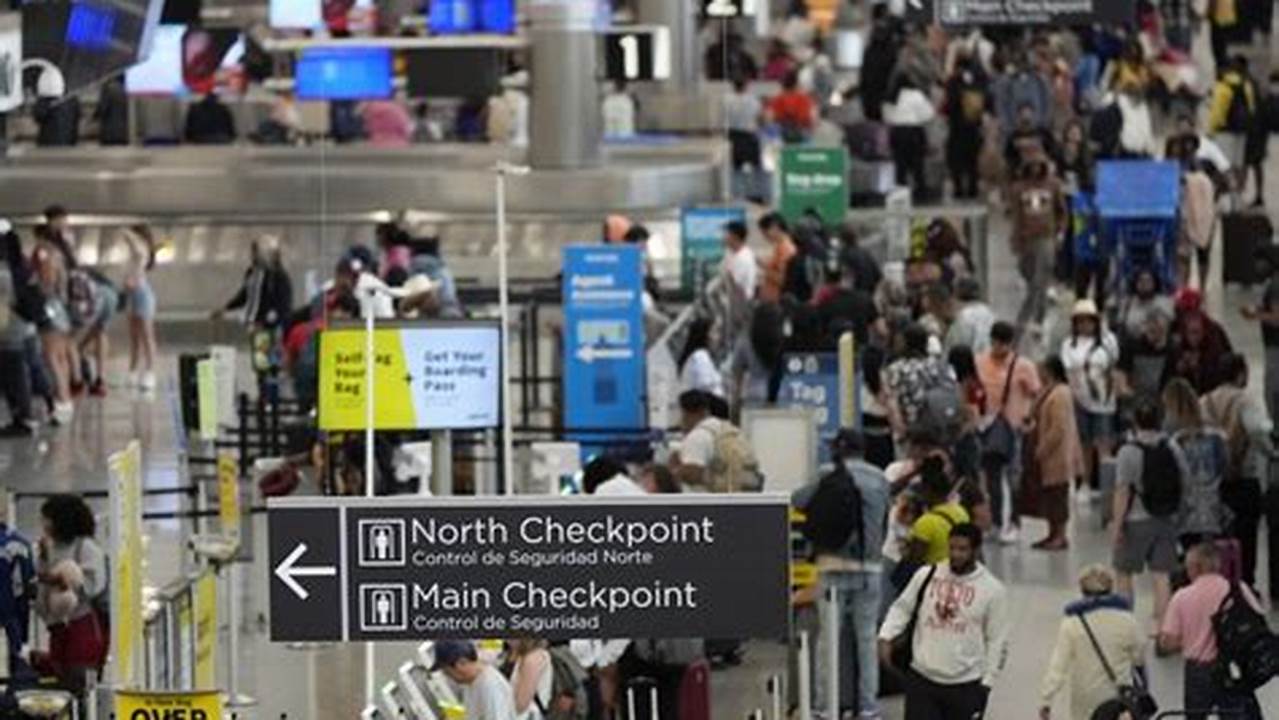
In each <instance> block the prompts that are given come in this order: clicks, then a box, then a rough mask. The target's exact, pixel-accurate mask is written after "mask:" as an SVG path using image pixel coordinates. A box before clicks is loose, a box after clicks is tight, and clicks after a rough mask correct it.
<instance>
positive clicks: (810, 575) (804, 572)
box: [790, 562, 817, 588]
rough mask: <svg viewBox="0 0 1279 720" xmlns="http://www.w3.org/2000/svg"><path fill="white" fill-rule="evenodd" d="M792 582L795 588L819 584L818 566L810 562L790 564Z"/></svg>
mask: <svg viewBox="0 0 1279 720" xmlns="http://www.w3.org/2000/svg"><path fill="white" fill-rule="evenodd" d="M790 584H791V587H793V588H804V587H812V586H813V585H816V584H817V566H816V565H814V564H813V563H810V562H794V563H791V566H790Z"/></svg>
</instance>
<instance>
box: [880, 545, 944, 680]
mask: <svg viewBox="0 0 1279 720" xmlns="http://www.w3.org/2000/svg"><path fill="white" fill-rule="evenodd" d="M936 573H937V566H936V565H934V566H932V567H931V568H929V569H928V576H927V577H925V578H924V584H923V585H920V586H919V592H918V593H917V594H916V595H915V609H914V610H912V611H911V612H910V622H908V623H906V629H905V630H902V632H901V634H900V635H898V636H897V637H895V638H893V642H892V651H891V653H890V656H891V658H892V661H893V667H894V668H895V669H896V670H897V671H898V672H900V673H903V674H905V673H906V672H907V671H908V670H910V664H911V662H913V661H914V659H915V647H914V645H915V627H916V626H917V625H918V624H919V608H920V607H921V606H922V605H923V604H924V593H925V592H926V591H927V590H928V585H929V583H931V582H932V581H933V575H934V574H936Z"/></svg>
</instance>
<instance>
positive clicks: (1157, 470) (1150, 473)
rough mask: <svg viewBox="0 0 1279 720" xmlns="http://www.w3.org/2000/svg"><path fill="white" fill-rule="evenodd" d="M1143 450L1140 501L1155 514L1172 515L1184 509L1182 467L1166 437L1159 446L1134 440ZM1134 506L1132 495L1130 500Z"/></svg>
mask: <svg viewBox="0 0 1279 720" xmlns="http://www.w3.org/2000/svg"><path fill="white" fill-rule="evenodd" d="M1132 445H1133V446H1134V447H1136V448H1137V449H1139V450H1141V487H1140V488H1139V491H1140V492H1141V504H1142V505H1144V506H1145V507H1146V512H1148V513H1150V514H1151V515H1152V516H1154V517H1160V518H1163V517H1169V516H1171V515H1175V514H1177V512H1178V511H1180V510H1181V485H1182V480H1183V478H1182V477H1181V466H1180V465H1178V464H1177V456H1176V455H1175V454H1173V451H1172V445H1171V444H1170V443H1169V442H1168V440H1167V439H1164V440H1160V441H1159V443H1158V444H1157V445H1153V446H1148V445H1143V444H1141V443H1132ZM1128 508H1129V510H1131V509H1132V497H1131V496H1130V497H1129V499H1128Z"/></svg>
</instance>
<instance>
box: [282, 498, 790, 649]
mask: <svg viewBox="0 0 1279 720" xmlns="http://www.w3.org/2000/svg"><path fill="white" fill-rule="evenodd" d="M787 513H788V503H787V498H786V497H785V496H782V495H732V496H728V495H684V496H678V497H674V498H672V496H669V495H665V496H661V499H660V500H658V499H657V498H655V497H654V498H650V497H630V498H608V499H607V500H605V499H602V498H582V497H570V498H561V497H546V496H541V497H533V496H530V497H520V498H506V497H504V498H433V499H422V498H410V499H405V500H403V501H399V500H395V499H388V498H378V499H377V500H366V499H363V498H353V499H328V498H323V499H321V498H315V499H310V498H303V499H285V500H279V501H272V502H271V503H270V505H269V509H268V516H267V525H268V532H269V540H268V543H269V548H270V568H271V578H270V607H271V639H272V640H274V641H276V642H295V641H339V640H350V641H369V640H374V641H376V640H427V639H442V638H480V637H484V638H508V637H521V636H524V637H527V636H530V635H531V636H535V637H539V638H546V639H572V638H613V637H651V638H666V637H737V638H746V637H759V638H778V637H783V636H784V635H785V634H786V630H787V622H788V620H787V618H788V613H789V596H788V587H787V583H788V576H789V550H788V541H787V538H788V532H789V530H788V525H787Z"/></svg>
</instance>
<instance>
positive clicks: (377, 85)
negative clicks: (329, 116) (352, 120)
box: [294, 48, 393, 100]
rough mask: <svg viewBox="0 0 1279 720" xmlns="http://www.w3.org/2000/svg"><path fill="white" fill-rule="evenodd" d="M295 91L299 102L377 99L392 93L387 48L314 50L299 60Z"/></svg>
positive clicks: (296, 70)
mask: <svg viewBox="0 0 1279 720" xmlns="http://www.w3.org/2000/svg"><path fill="white" fill-rule="evenodd" d="M294 82H295V85H294V92H295V93H296V94H297V96H298V98H299V99H302V100H376V99H383V98H388V97H390V96H391V93H392V89H393V88H392V84H391V82H392V74H391V51H390V49H389V48H316V49H313V50H306V51H304V52H303V53H302V55H301V56H300V57H299V58H298V62H297V67H296V69H295V71H294Z"/></svg>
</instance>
